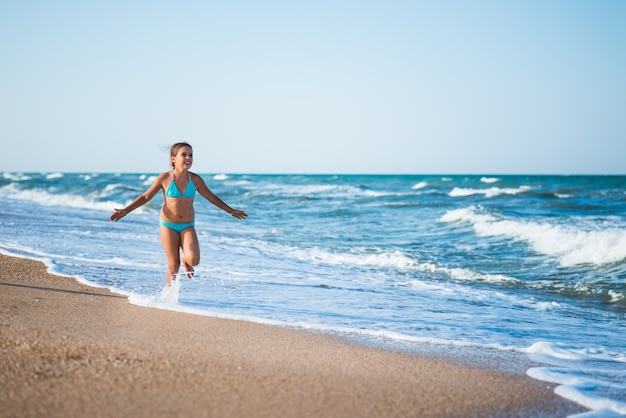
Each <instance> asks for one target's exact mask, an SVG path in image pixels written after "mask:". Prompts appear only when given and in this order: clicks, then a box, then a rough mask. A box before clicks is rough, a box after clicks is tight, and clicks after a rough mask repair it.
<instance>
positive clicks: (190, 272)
mask: <svg viewBox="0 0 626 418" xmlns="http://www.w3.org/2000/svg"><path fill="white" fill-rule="evenodd" d="M183 267H184V268H185V276H187V278H188V279H191V278H192V277H193V275H194V274H195V273H196V271H195V270H194V269H193V266H192V265H190V264H187V263H183Z"/></svg>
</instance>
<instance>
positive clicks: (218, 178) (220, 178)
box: [213, 173, 228, 181]
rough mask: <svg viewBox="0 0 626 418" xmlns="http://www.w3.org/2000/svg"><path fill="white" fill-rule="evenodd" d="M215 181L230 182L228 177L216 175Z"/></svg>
mask: <svg viewBox="0 0 626 418" xmlns="http://www.w3.org/2000/svg"><path fill="white" fill-rule="evenodd" d="M213 180H217V181H224V180H228V176H227V175H226V174H223V173H222V174H216V175H214V176H213Z"/></svg>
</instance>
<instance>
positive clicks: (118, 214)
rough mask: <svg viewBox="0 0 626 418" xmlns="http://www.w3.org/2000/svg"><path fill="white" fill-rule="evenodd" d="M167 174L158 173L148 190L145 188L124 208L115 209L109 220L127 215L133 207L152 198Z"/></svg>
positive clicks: (117, 219)
mask: <svg viewBox="0 0 626 418" xmlns="http://www.w3.org/2000/svg"><path fill="white" fill-rule="evenodd" d="M167 174H168V173H163V174H160V175H159V176H158V177H157V178H156V179H155V180H154V183H152V186H150V188H149V189H148V190H146V191H145V192H144V193H142V194H140V195H139V196H137V198H136V199H135V200H133V202H132V203H131V204H130V205H128V206H126V207H125V208H124V209H115V211H114V212H113V214H112V215H111V216H110V217H109V220H111V221H119V220H120V219H122V218H123V217H124V216H126V215H128V214H129V213H131V212H132V211H134V210H135V209H137V208H139V207H141V206H143V205H145V204H146V203H148V202H149V201H150V200H152V198H153V197H154V196H156V194H157V193H158V192H159V190H161V188H162V186H161V183H162V182H163V178H164V177H165V176H167Z"/></svg>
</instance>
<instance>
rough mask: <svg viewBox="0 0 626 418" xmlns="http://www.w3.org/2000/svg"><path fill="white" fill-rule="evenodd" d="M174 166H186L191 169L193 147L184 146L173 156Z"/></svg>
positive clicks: (185, 167)
mask: <svg viewBox="0 0 626 418" xmlns="http://www.w3.org/2000/svg"><path fill="white" fill-rule="evenodd" d="M172 163H173V164H174V168H184V169H186V170H189V168H191V164H193V150H192V149H191V147H182V148H181V149H179V150H178V154H176V156H174V157H172Z"/></svg>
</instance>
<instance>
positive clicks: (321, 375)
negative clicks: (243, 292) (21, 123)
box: [0, 255, 584, 417]
mask: <svg viewBox="0 0 626 418" xmlns="http://www.w3.org/2000/svg"><path fill="white" fill-rule="evenodd" d="M0 271H1V273H0V313H1V320H0V406H1V407H0V416H1V417H42V416H46V417H85V416H90V417H131V416H132V417H179V416H180V417H183V416H184V417H511V416H514V417H531V416H533V417H536V416H545V417H548V416H550V417H553V416H567V415H568V414H573V413H576V412H582V411H584V409H582V408H580V407H578V406H577V405H575V404H572V403H570V402H568V401H566V400H564V399H562V398H560V397H558V396H556V395H555V394H554V393H553V386H552V385H548V384H546V383H544V382H539V381H536V380H533V379H530V378H529V377H527V376H525V375H523V374H520V373H504V372H498V371H493V370H487V369H484V368H479V367H475V366H470V365H467V366H466V365H463V364H458V363H454V362H447V361H441V360H438V359H433V358H429V357H427V356H417V355H411V354H407V353H400V352H394V351H388V350H382V349H377V348H372V347H366V346H361V345H357V344H353V343H350V342H347V341H344V340H342V339H339V338H335V337H333V336H328V335H319V334H315V333H309V332H304V331H296V330H290V329H284V328H280V327H273V326H268V325H261V324H255V323H250V322H245V321H235V320H227V319H219V318H211V317H204V316H196V315H191V314H184V313H177V312H168V311H163V310H157V309H149V308H143V307H138V306H134V305H131V304H130V303H129V302H128V300H127V299H126V297H124V296H120V295H116V294H114V293H111V292H109V291H108V290H104V289H99V288H93V287H89V286H85V285H83V284H81V283H79V282H77V281H76V280H74V279H71V278H67V277H60V276H55V275H50V274H48V273H47V269H46V267H45V266H44V265H43V264H42V263H39V262H36V261H32V260H28V259H21V258H14V257H7V256H4V255H0ZM442 350H445V347H443V348H442Z"/></svg>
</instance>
